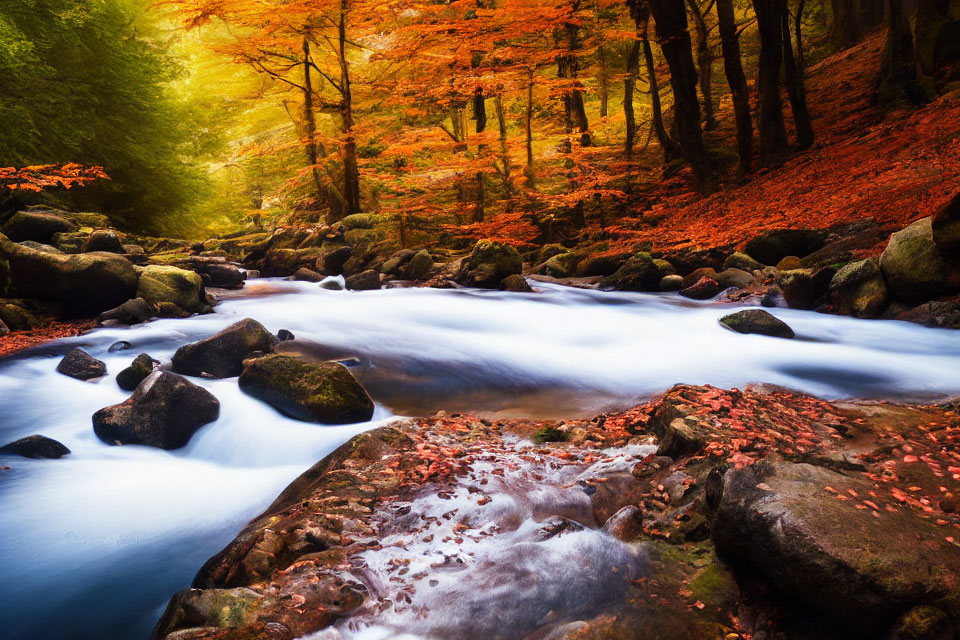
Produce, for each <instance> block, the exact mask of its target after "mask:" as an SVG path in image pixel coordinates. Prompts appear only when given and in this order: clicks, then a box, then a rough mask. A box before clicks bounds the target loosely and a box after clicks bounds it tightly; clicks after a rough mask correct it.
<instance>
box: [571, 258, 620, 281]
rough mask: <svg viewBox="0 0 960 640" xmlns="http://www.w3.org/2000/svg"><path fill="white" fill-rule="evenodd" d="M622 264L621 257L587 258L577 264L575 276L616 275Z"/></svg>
mask: <svg viewBox="0 0 960 640" xmlns="http://www.w3.org/2000/svg"><path fill="white" fill-rule="evenodd" d="M622 262H623V256H587V257H586V258H584V259H583V260H581V261H580V262H578V263H577V276H579V277H581V278H589V277H592V276H609V275H610V274H612V273H616V271H617V269H619V268H620V263H622Z"/></svg>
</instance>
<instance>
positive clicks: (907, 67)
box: [877, 0, 933, 105]
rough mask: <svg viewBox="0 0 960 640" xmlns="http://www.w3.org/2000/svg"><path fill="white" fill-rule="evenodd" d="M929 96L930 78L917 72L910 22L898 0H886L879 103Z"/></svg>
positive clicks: (913, 100) (920, 101) (914, 100)
mask: <svg viewBox="0 0 960 640" xmlns="http://www.w3.org/2000/svg"><path fill="white" fill-rule="evenodd" d="M932 97H933V88H932V86H931V85H930V81H929V80H928V79H927V78H926V77H925V76H924V75H923V74H922V73H920V65H919V62H918V61H917V52H916V49H914V47H913V36H912V34H911V33H910V22H909V19H908V18H907V16H906V15H905V14H904V13H903V7H902V6H901V3H900V0H887V41H886V44H885V45H884V47H883V58H882V61H881V63H880V82H879V86H878V90H877V99H878V101H879V102H880V104H882V105H890V104H893V103H896V102H907V103H909V104H913V105H920V104H924V103H925V102H928V101H929V100H930V99H931V98H932Z"/></svg>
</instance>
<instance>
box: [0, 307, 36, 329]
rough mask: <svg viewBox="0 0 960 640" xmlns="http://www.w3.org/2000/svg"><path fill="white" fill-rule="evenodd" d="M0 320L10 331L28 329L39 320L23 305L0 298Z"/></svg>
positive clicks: (34, 325)
mask: <svg viewBox="0 0 960 640" xmlns="http://www.w3.org/2000/svg"><path fill="white" fill-rule="evenodd" d="M0 321H2V322H3V323H4V324H5V325H7V326H8V327H9V328H10V330H11V331H29V330H30V329H33V328H34V327H36V326H37V325H38V324H39V323H40V321H39V320H38V319H37V317H36V316H34V315H33V314H32V313H30V312H29V311H27V310H26V309H24V308H23V307H21V306H19V305H15V304H11V303H9V302H4V301H3V300H0Z"/></svg>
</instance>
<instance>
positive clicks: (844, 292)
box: [830, 258, 890, 318]
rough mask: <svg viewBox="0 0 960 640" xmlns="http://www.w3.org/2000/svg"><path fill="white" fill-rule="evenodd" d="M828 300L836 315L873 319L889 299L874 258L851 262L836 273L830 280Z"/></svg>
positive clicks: (885, 285)
mask: <svg viewBox="0 0 960 640" xmlns="http://www.w3.org/2000/svg"><path fill="white" fill-rule="evenodd" d="M830 298H831V300H832V301H833V308H834V310H836V312H837V313H840V314H843V315H850V316H855V317H857V318H873V317H876V316H877V315H878V314H879V313H880V312H881V311H883V309H884V308H885V307H886V306H887V303H888V302H889V300H890V294H889V291H888V290H887V283H886V282H884V280H883V274H881V273H880V265H879V263H878V262H877V259H876V258H869V259H867V260H860V261H858V262H851V263H850V264H848V265H846V266H845V267H843V268H842V269H840V270H839V271H837V273H836V274H834V276H833V279H831V280H830Z"/></svg>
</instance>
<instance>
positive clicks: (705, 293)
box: [680, 276, 720, 300]
mask: <svg viewBox="0 0 960 640" xmlns="http://www.w3.org/2000/svg"><path fill="white" fill-rule="evenodd" d="M718 293H720V283H719V282H717V281H716V280H714V279H713V278H708V277H706V276H704V277H702V278H700V279H699V280H697V282H696V283H695V284H693V285H691V286H689V287H685V288H683V289H681V290H680V295H682V296H683V297H684V298H690V299H692V300H709V299H710V298H712V297H714V296H715V295H717V294H718Z"/></svg>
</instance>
